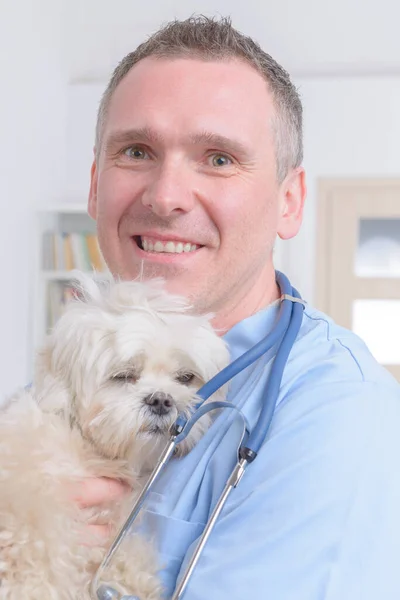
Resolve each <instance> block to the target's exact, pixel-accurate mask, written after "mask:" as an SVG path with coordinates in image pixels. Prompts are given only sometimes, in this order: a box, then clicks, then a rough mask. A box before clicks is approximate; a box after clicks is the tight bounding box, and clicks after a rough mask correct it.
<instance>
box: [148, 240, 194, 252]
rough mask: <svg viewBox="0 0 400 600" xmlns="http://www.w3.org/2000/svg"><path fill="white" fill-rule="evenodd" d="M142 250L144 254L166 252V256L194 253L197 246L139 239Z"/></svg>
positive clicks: (188, 243)
mask: <svg viewBox="0 0 400 600" xmlns="http://www.w3.org/2000/svg"><path fill="white" fill-rule="evenodd" d="M141 242H142V248H143V250H144V251H145V252H166V253H167V254H181V253H182V252H194V251H195V250H197V249H198V247H199V246H197V244H191V243H190V242H186V243H183V242H173V241H172V240H170V241H168V242H165V243H164V242H161V241H160V240H157V241H155V242H154V243H153V242H152V241H150V239H148V238H144V237H142V238H141Z"/></svg>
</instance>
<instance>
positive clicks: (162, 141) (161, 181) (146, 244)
mask: <svg viewBox="0 0 400 600" xmlns="http://www.w3.org/2000/svg"><path fill="white" fill-rule="evenodd" d="M273 116H274V106H273V102H272V97H271V95H270V92H269V91H268V87H267V84H266V82H265V81H264V79H263V78H262V77H261V76H260V75H259V74H258V73H257V72H256V71H255V70H254V69H252V68H251V67H250V66H248V65H247V64H245V63H243V62H239V61H233V60H232V61H221V62H205V61H201V60H197V59H187V58H185V59H183V58H182V59H181V58H177V59H173V60H164V59H163V60H156V59H152V58H147V59H144V60H142V61H140V62H139V63H138V64H137V65H135V66H134V67H133V68H132V69H131V71H130V72H129V73H128V75H127V76H126V77H125V78H124V79H123V80H122V82H121V83H120V84H119V85H118V87H117V89H116V90H115V92H114V94H113V97H112V99H111V103H110V107H109V113H108V116H107V119H106V123H105V127H104V131H103V137H102V144H101V148H100V149H99V155H98V160H97V161H96V162H95V163H94V164H93V167H92V182H91V191H90V198H89V212H90V214H91V216H92V217H94V218H95V219H96V221H97V228H98V235H99V242H100V246H101V249H102V252H103V254H104V257H105V260H106V262H107V264H108V265H109V267H110V270H111V271H112V272H113V273H114V274H118V275H119V276H121V277H122V278H124V279H125V278H131V279H133V278H136V277H138V276H139V275H140V274H141V273H142V274H143V275H144V276H145V277H152V276H162V277H164V278H165V279H166V280H167V287H168V289H169V290H170V291H172V292H176V293H180V294H184V295H186V296H189V298H190V299H191V301H192V303H193V305H194V306H195V308H196V309H197V310H198V311H211V312H215V313H217V314H220V315H222V314H223V313H226V314H228V313H229V311H236V312H237V311H238V309H239V307H240V306H242V312H244V314H242V315H240V317H239V318H243V317H244V316H247V314H245V313H246V310H247V312H248V313H249V314H250V313H251V312H252V311H253V309H254V308H255V307H254V306H253V308H251V304H252V302H251V298H252V297H253V299H254V302H253V304H256V303H260V302H262V296H263V294H264V295H265V294H266V291H267V288H268V286H269V287H271V280H273V276H271V274H273V267H272V247H273V244H274V240H275V238H276V235H277V233H278V234H280V235H281V236H282V237H291V236H292V235H294V234H295V233H296V232H297V228H298V225H299V223H300V217H299V215H297V217H296V219H294V218H293V215H292V221H293V222H294V221H296V223H297V225H296V226H295V228H294V230H293V231H292V229H293V223H292V229H290V227H289V229H290V231H289V230H288V226H287V213H288V202H287V198H288V197H289V196H288V189H289V184H287V182H286V183H285V182H284V183H283V184H279V183H278V181H277V178H276V170H277V166H276V157H275V145H274V138H273V133H272V131H273V130H272V120H273ZM290 185H292V184H290ZM296 185H297V184H296ZM297 187H298V186H297ZM292 188H293V185H292ZM292 188H290V189H292ZM289 200H290V199H289ZM299 202H300V200H299V201H298V202H297V204H298V206H297V209H296V210H297V212H298V213H300V212H301V210H300V204H302V202H300V204H299ZM289 208H290V207H289ZM290 210H291V212H292V213H294V212H295V211H294V208H293V207H292V208H291V209H290ZM290 210H289V212H290ZM285 218H286V221H284V219H285ZM285 227H286V229H285ZM280 229H281V230H282V231H280ZM249 300H250V301H249ZM245 305H248V309H245V310H244V311H243V307H244V306H245ZM239 318H238V319H237V320H239Z"/></svg>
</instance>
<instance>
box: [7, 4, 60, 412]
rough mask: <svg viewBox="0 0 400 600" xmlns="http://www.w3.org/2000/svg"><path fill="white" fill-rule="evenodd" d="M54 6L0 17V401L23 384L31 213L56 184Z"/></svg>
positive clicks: (15, 8)
mask: <svg viewBox="0 0 400 600" xmlns="http://www.w3.org/2000/svg"><path fill="white" fill-rule="evenodd" d="M62 18H63V3H62V1H61V0H36V1H35V2H32V1H31V0H19V2H11V1H10V2H8V3H7V6H6V3H4V5H2V9H1V16H0V73H1V78H0V86H1V88H0V135H1V144H0V182H1V200H0V203H1V218H0V268H1V272H0V277H1V282H2V286H1V287H2V290H1V294H0V315H1V335H0V364H1V377H0V402H1V398H2V397H3V395H4V394H5V393H8V392H10V391H11V390H13V389H14V388H15V386H17V385H24V384H26V383H27V380H26V378H27V373H28V361H29V360H30V357H29V356H28V351H29V350H28V348H29V345H28V342H29V337H28V336H29V331H30V319H31V314H30V302H31V299H32V265H33V262H32V254H33V247H34V232H33V225H34V217H33V216H34V210H35V207H36V206H39V205H41V204H42V203H43V204H45V203H49V202H50V201H55V200H57V199H59V197H60V196H61V194H62V190H63V186H64V179H65V177H64V171H65V155H66V143H65V135H64V129H65V113H66V97H67V95H66V83H67V81H66V79H65V76H64V74H63V56H62V48H61V23H62Z"/></svg>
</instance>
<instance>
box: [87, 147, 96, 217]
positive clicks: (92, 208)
mask: <svg viewBox="0 0 400 600" xmlns="http://www.w3.org/2000/svg"><path fill="white" fill-rule="evenodd" d="M93 154H94V158H93V163H92V168H91V169H90V188H89V198H88V213H89V215H90V216H91V217H92V219H94V220H96V216H97V163H96V149H95V148H94V149H93Z"/></svg>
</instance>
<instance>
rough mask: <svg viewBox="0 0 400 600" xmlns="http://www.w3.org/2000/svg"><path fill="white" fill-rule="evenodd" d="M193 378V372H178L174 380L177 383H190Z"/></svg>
mask: <svg viewBox="0 0 400 600" xmlns="http://www.w3.org/2000/svg"><path fill="white" fill-rule="evenodd" d="M193 379H194V374H193V373H178V375H177V376H176V380H177V381H179V383H190V382H191V381H192V380H193Z"/></svg>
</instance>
